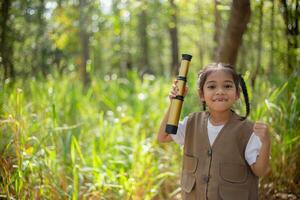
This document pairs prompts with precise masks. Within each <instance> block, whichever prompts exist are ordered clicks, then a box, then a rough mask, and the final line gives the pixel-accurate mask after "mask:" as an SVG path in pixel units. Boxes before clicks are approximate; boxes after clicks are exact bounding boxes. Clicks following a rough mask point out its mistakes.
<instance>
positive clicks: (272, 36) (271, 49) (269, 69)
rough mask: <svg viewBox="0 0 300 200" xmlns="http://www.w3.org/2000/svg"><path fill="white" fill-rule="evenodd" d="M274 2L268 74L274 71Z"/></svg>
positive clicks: (272, 0)
mask: <svg viewBox="0 0 300 200" xmlns="http://www.w3.org/2000/svg"><path fill="white" fill-rule="evenodd" d="M271 2H272V8H271V27H270V58H269V65H268V70H267V75H268V77H269V75H270V74H271V73H272V71H273V62H274V52H273V51H274V33H273V32H274V27H275V26H274V12H275V11H274V10H275V6H274V0H271Z"/></svg>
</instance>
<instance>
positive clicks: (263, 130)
mask: <svg viewBox="0 0 300 200" xmlns="http://www.w3.org/2000/svg"><path fill="white" fill-rule="evenodd" d="M253 132H254V134H255V135H257V136H258V137H259V139H260V141H261V142H262V143H264V144H269V143H270V135H269V127H268V125H267V124H266V123H264V122H260V121H257V122H255V124H254V126H253Z"/></svg>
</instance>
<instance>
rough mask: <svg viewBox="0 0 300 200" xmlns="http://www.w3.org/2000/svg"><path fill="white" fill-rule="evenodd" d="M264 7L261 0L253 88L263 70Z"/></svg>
mask: <svg viewBox="0 0 300 200" xmlns="http://www.w3.org/2000/svg"><path fill="white" fill-rule="evenodd" d="M263 7H264V1H263V0H260V4H259V25H258V41H257V45H256V46H257V61H256V67H255V71H254V72H253V73H252V74H251V86H252V88H254V85H255V80H256V76H257V75H258V74H259V69H260V68H261V66H260V65H261V51H262V27H263Z"/></svg>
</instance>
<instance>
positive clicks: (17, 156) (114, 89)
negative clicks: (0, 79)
mask: <svg viewBox="0 0 300 200" xmlns="http://www.w3.org/2000/svg"><path fill="white" fill-rule="evenodd" d="M76 78H77V77H76V75H75V74H71V75H69V76H67V77H61V78H53V77H51V76H49V77H48V78H47V79H46V80H43V81H40V80H35V79H32V80H27V81H19V82H17V83H16V84H15V85H14V86H13V87H9V86H8V85H7V84H5V85H2V86H1V92H0V119H1V121H0V166H1V167H0V195H1V197H3V198H8V199H125V200H127V199H128V200H129V199H137V200H138V199H179V193H180V189H179V180H180V168H181V154H182V153H181V149H180V147H178V146H177V145H175V144H167V145H158V144H157V142H156V131H157V129H158V126H159V121H160V120H161V118H162V116H163V114H164V111H165V110H166V108H167V106H168V99H167V94H168V92H169V89H170V81H169V80H165V79H163V78H157V77H154V76H151V75H148V76H145V77H144V79H143V81H141V80H140V78H139V77H138V76H137V73H135V72H130V73H129V74H128V76H127V77H126V78H119V77H117V75H115V74H113V75H107V76H105V77H104V78H103V79H99V78H98V77H96V76H95V77H92V82H91V86H90V87H89V88H88V89H85V88H83V87H82V85H81V83H80V82H78V81H77V79H76ZM189 82H190V94H189V95H188V96H187V98H186V101H185V104H184V110H183V113H182V115H183V116H184V115H186V114H187V113H189V112H194V111H198V110H200V106H199V103H198V102H197V97H196V87H195V84H194V83H195V78H193V77H191V80H189ZM257 85H259V87H257V88H254V89H253V92H251V94H250V95H251V96H252V99H253V101H252V105H253V106H252V107H253V110H252V114H251V119H253V120H257V119H262V120H265V121H267V122H268V123H270V124H271V131H272V138H273V154H272V162H271V163H272V170H271V172H270V174H269V176H268V177H267V178H265V180H266V181H265V182H263V184H265V185H266V184H270V183H273V185H276V189H277V190H279V191H282V192H285V191H287V190H289V191H290V192H294V191H296V177H297V176H296V172H299V171H297V170H299V169H300V168H299V166H300V165H297V162H298V163H299V156H297V155H298V154H299V144H300V142H299V141H300V139H299V135H300V134H299V131H298V130H299V112H300V107H299V98H300V92H299V90H297V89H296V87H299V86H300V83H299V79H298V78H297V77H294V78H293V77H292V78H291V79H290V80H288V81H287V83H285V84H282V85H279V86H275V85H271V84H270V83H266V82H263V81H262V80H258V84H257ZM295 86H296V87H295ZM254 91H255V92H254ZM241 106H242V105H240V106H238V108H237V109H238V110H240V111H241V112H243V109H242V107H241ZM289 160H293V161H294V162H293V164H291V165H289V166H290V167H289V168H287V167H286V166H287V164H286V162H287V161H289ZM282 174H284V175H282ZM298 177H299V174H298Z"/></svg>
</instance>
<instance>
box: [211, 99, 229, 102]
mask: <svg viewBox="0 0 300 200" xmlns="http://www.w3.org/2000/svg"><path fill="white" fill-rule="evenodd" d="M225 101H227V99H225V98H218V99H213V102H225Z"/></svg>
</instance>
